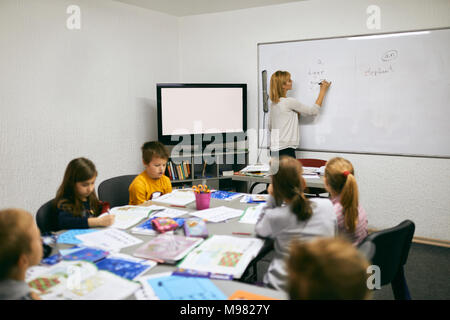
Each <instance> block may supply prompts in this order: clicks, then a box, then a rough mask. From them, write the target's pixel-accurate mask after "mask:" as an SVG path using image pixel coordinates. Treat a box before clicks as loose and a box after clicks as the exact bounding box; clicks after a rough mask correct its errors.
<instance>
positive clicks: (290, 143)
mask: <svg viewBox="0 0 450 320" xmlns="http://www.w3.org/2000/svg"><path fill="white" fill-rule="evenodd" d="M319 111H320V106H319V105H317V104H314V105H313V106H307V105H304V104H302V103H300V102H298V101H297V100H295V99H294V98H280V101H279V102H278V103H274V104H272V105H271V107H270V116H269V129H270V131H271V134H270V139H271V143H270V150H272V151H278V150H281V149H286V148H297V147H298V145H299V144H300V132H299V125H298V113H300V114H306V115H314V116H315V115H317V114H318V113H319ZM276 130H278V137H277V134H276V133H277V131H276ZM277 138H278V139H277Z"/></svg>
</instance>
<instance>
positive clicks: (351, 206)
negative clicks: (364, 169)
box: [324, 157, 367, 245]
mask: <svg viewBox="0 0 450 320" xmlns="http://www.w3.org/2000/svg"><path fill="white" fill-rule="evenodd" d="M324 180H325V187H326V189H327V190H328V192H329V193H330V196H331V201H332V203H333V206H334V210H335V212H336V217H337V225H338V234H340V235H343V236H345V237H347V238H348V239H349V240H350V241H351V242H352V243H353V244H354V245H358V244H359V243H361V241H362V240H363V239H364V238H365V237H366V236H367V214H366V211H364V209H363V208H362V207H361V205H360V204H359V196H358V185H357V184H356V179H355V176H354V169H353V166H352V164H351V162H350V161H348V160H346V159H344V158H339V157H336V158H333V159H330V160H328V161H327V165H326V167H325V179H324Z"/></svg>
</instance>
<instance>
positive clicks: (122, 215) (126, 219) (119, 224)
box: [109, 205, 152, 229]
mask: <svg viewBox="0 0 450 320" xmlns="http://www.w3.org/2000/svg"><path fill="white" fill-rule="evenodd" d="M150 211H152V209H151V208H150V207H143V206H128V205H127V206H121V207H114V208H112V209H111V210H110V211H109V214H113V215H114V216H115V219H114V224H113V225H112V226H111V228H117V229H128V228H130V227H131V226H134V225H135V224H137V223H139V222H141V221H142V219H145V218H147V217H148V215H149V213H150Z"/></svg>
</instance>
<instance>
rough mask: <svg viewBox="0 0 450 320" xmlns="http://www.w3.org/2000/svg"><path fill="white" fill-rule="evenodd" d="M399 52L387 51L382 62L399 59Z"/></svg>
mask: <svg viewBox="0 0 450 320" xmlns="http://www.w3.org/2000/svg"><path fill="white" fill-rule="evenodd" d="M397 56H398V51H397V50H389V51H386V52H385V53H384V54H383V56H382V57H381V60H382V61H391V60H395V59H397Z"/></svg>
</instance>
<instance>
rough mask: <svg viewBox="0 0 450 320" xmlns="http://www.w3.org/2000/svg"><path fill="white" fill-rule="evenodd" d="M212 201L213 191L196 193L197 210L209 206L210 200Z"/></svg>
mask: <svg viewBox="0 0 450 320" xmlns="http://www.w3.org/2000/svg"><path fill="white" fill-rule="evenodd" d="M210 201H211V193H210V192H207V193H195V204H196V205H197V210H203V209H208V208H209V202H210Z"/></svg>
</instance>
